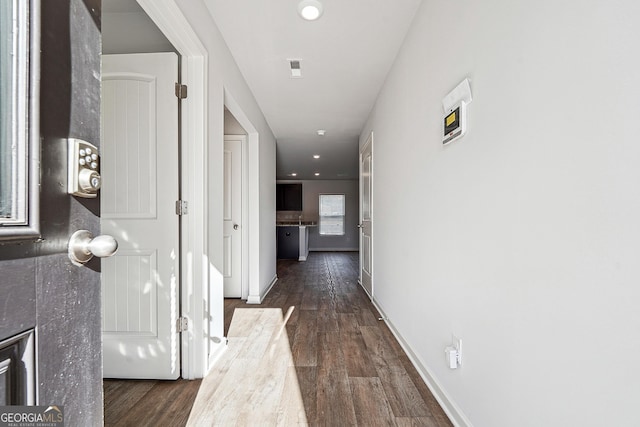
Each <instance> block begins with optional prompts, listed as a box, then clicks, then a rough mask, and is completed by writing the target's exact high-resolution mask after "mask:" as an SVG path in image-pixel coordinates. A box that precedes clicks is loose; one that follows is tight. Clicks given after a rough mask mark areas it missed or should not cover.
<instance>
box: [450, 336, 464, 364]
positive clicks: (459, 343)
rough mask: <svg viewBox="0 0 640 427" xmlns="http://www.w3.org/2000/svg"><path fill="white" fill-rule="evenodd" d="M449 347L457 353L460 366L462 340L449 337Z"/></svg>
mask: <svg viewBox="0 0 640 427" xmlns="http://www.w3.org/2000/svg"><path fill="white" fill-rule="evenodd" d="M451 346H452V347H453V348H455V349H456V350H457V351H458V365H459V366H462V338H458V337H457V336H455V335H451Z"/></svg>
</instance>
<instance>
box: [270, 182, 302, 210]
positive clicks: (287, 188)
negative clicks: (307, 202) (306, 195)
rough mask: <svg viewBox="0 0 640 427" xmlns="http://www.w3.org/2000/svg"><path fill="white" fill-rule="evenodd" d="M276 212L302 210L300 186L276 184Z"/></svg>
mask: <svg viewBox="0 0 640 427" xmlns="http://www.w3.org/2000/svg"><path fill="white" fill-rule="evenodd" d="M276 210H278V211H301V210H302V184H276Z"/></svg>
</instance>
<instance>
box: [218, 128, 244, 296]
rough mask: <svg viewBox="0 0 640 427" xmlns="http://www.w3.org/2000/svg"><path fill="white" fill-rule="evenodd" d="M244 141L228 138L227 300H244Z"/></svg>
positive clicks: (225, 212)
mask: <svg viewBox="0 0 640 427" xmlns="http://www.w3.org/2000/svg"><path fill="white" fill-rule="evenodd" d="M243 145H244V138H243V137H235V136H230V135H225V138H224V272H223V273H224V297H225V298H242V226H243V224H242V222H243V221H242V219H243V216H242V188H243V185H242V176H243V170H242V167H243V156H242V152H243Z"/></svg>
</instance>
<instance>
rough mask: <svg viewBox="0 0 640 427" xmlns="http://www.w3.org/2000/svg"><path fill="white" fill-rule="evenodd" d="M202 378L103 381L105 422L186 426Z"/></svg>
mask: <svg viewBox="0 0 640 427" xmlns="http://www.w3.org/2000/svg"><path fill="white" fill-rule="evenodd" d="M201 382H202V380H195V381H187V380H177V381H147V380H104V382H103V385H104V425H105V426H119V427H129V426H132V427H133V426H136V427H143V426H184V425H185V424H186V423H187V419H188V418H189V413H190V412H191V407H192V406H193V402H194V401H195V399H196V394H197V393H198V388H200V383H201Z"/></svg>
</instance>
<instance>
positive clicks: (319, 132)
mask: <svg viewBox="0 0 640 427" xmlns="http://www.w3.org/2000/svg"><path fill="white" fill-rule="evenodd" d="M316 132H317V133H318V136H324V134H325V133H327V131H326V130H324V129H318V130H317V131H316Z"/></svg>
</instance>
